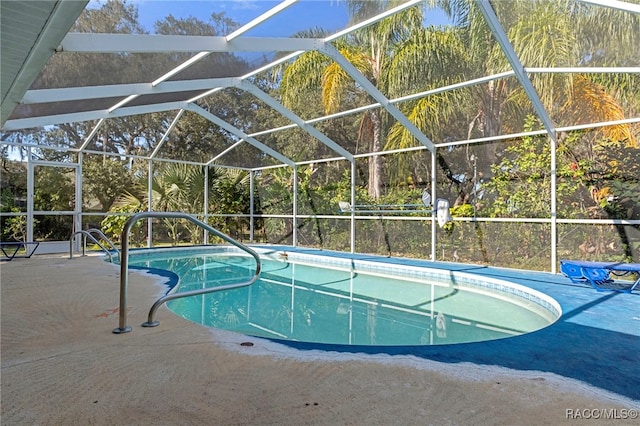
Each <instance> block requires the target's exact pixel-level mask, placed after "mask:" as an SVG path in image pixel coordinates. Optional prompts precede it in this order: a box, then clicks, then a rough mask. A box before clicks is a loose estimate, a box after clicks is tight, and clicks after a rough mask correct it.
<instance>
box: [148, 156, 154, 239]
mask: <svg viewBox="0 0 640 426" xmlns="http://www.w3.org/2000/svg"><path fill="white" fill-rule="evenodd" d="M152 185H153V160H149V176H148V177H147V211H153V187H152ZM152 221H153V219H152V218H150V217H149V218H147V247H148V248H151V247H153V229H152V228H153V224H152Z"/></svg>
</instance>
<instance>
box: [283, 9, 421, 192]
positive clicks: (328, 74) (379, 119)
mask: <svg viewBox="0 0 640 426" xmlns="http://www.w3.org/2000/svg"><path fill="white" fill-rule="evenodd" d="M396 3H401V2H398V1H363V0H358V1H356V0H352V1H347V4H348V7H349V10H350V12H351V16H352V20H354V21H359V20H362V18H363V17H368V16H371V15H374V14H376V13H379V12H381V11H383V10H385V9H387V8H389V7H391V6H393V5H394V4H396ZM421 25H422V13H421V10H420V8H418V7H412V8H409V9H407V10H405V11H403V12H401V13H398V14H395V15H393V16H391V17H389V18H386V19H384V20H382V21H380V22H378V23H376V24H373V25H370V26H368V27H365V28H364V29H362V30H359V31H357V32H355V33H354V34H352V35H350V36H349V37H347V38H345V39H343V40H341V41H339V42H336V43H335V44H336V48H337V49H338V51H339V52H340V53H341V54H342V55H343V56H344V57H345V58H347V59H348V60H349V61H350V62H351V63H352V64H353V65H354V66H355V67H356V68H357V69H358V70H359V71H360V72H361V73H362V74H363V75H364V76H365V77H366V78H367V79H368V80H369V81H370V82H371V83H373V84H374V86H376V87H378V88H379V89H381V90H382V91H383V92H384V91H385V90H386V88H387V87H388V85H389V79H394V78H399V77H398V76H394V75H389V73H387V72H386V69H387V65H388V64H387V60H388V58H389V57H390V56H391V55H390V51H391V50H392V49H393V47H394V46H395V43H397V42H398V41H399V40H401V39H403V38H404V37H406V36H407V34H409V33H411V31H413V30H414V29H416V28H419V27H420V26H421ZM318 88H320V96H321V99H322V104H323V106H324V109H325V113H327V114H329V113H333V112H336V111H338V110H340V109H341V107H342V106H343V105H344V102H345V100H346V99H348V98H349V97H350V96H351V97H352V96H360V97H364V98H368V96H367V94H366V93H365V92H363V90H362V89H361V88H360V87H359V85H358V84H356V83H355V81H354V80H353V79H352V78H351V77H350V76H349V75H348V74H347V73H346V72H345V71H344V70H343V69H342V68H341V67H340V66H339V65H338V64H337V63H335V62H333V61H332V60H330V59H329V58H327V57H325V56H323V55H321V54H319V53H317V52H308V53H305V54H303V55H301V56H300V57H298V59H296V60H295V61H294V62H293V63H292V64H290V65H289V66H288V67H287V68H286V69H285V71H284V74H283V77H282V81H281V83H280V89H281V94H282V99H283V102H284V104H285V105H286V106H288V107H291V108H294V109H295V106H296V103H297V102H300V100H301V98H303V97H302V96H300V95H299V94H300V92H312V93H313V92H315V93H317V91H318ZM386 121H387V120H386V117H385V116H384V113H383V109H374V110H370V111H367V112H366V113H365V114H364V115H363V118H362V121H361V123H360V132H359V138H360V139H361V140H363V141H368V142H370V144H369V146H368V150H369V152H373V153H375V152H379V151H381V150H382V147H383V145H384V138H385V135H386V126H385V123H386ZM382 179H383V177H382V159H381V158H380V157H379V156H372V157H370V158H369V175H368V183H367V184H368V192H369V195H370V196H371V197H372V198H373V199H376V200H377V199H379V198H380V196H381V195H382V186H383V185H382Z"/></svg>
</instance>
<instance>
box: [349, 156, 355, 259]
mask: <svg viewBox="0 0 640 426" xmlns="http://www.w3.org/2000/svg"><path fill="white" fill-rule="evenodd" d="M351 205H352V206H355V205H356V160H353V161H352V162H351ZM350 215H351V221H350V222H351V234H350V235H351V253H355V252H356V217H355V216H356V212H355V209H353V208H352V209H351V212H350Z"/></svg>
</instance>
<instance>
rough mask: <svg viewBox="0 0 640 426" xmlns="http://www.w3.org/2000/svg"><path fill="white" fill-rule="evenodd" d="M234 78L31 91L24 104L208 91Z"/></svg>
mask: <svg viewBox="0 0 640 426" xmlns="http://www.w3.org/2000/svg"><path fill="white" fill-rule="evenodd" d="M233 80H234V78H232V77H228V78H207V79H200V80H183V81H166V82H164V83H161V84H159V85H157V86H155V87H154V86H153V84H152V83H134V84H113V85H108V86H87V87H67V88H63V89H39V90H29V91H28V92H27V93H26V94H25V96H24V98H23V100H22V103H23V104H37V103H45V102H64V101H75V100H81V99H97V98H112V97H118V96H131V95H157V94H160V93H174V92H188V91H192V90H206V89H210V88H212V87H218V88H220V87H229V86H231V85H232V84H233Z"/></svg>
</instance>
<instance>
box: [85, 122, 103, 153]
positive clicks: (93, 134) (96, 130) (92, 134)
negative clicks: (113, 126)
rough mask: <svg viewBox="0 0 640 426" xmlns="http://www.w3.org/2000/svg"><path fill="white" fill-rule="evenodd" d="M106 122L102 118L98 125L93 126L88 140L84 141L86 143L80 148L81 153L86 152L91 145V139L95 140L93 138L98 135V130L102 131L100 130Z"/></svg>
mask: <svg viewBox="0 0 640 426" xmlns="http://www.w3.org/2000/svg"><path fill="white" fill-rule="evenodd" d="M104 122H105V120H104V118H101V119H100V120H99V121H98V124H96V125H95V126H93V129H91V132H89V135H87V138H86V139H85V140H84V142H83V143H82V146H81V147H80V151H84V149H85V148H86V147H87V146H89V143H90V142H91V139H93V137H94V136H95V135H96V133H98V130H100V128H101V127H102V125H103V124H104Z"/></svg>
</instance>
